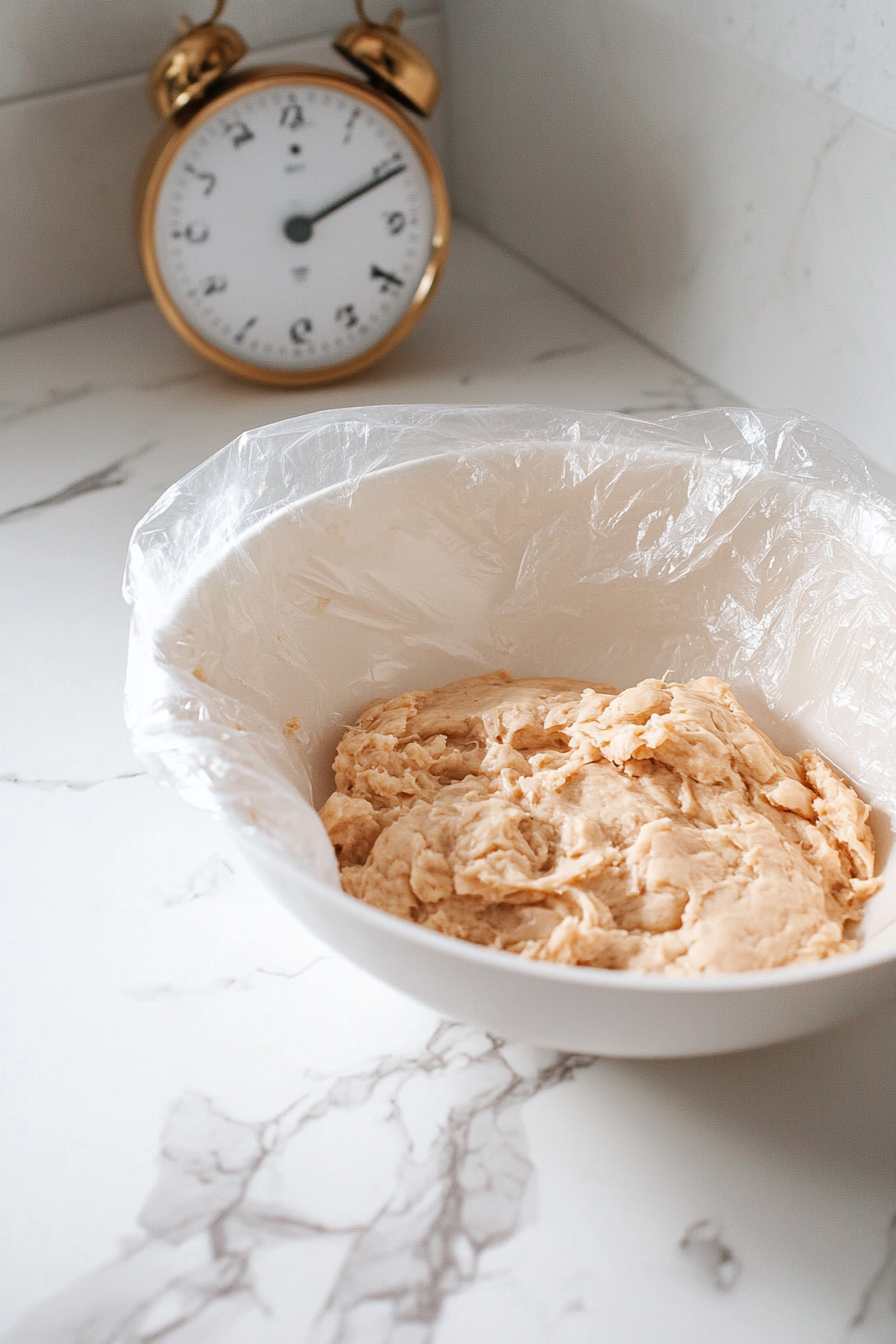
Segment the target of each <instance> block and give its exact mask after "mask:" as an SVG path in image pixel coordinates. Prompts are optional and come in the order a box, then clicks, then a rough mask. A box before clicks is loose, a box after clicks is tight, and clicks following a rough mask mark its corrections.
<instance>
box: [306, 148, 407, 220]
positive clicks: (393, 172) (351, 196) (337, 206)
mask: <svg viewBox="0 0 896 1344" xmlns="http://www.w3.org/2000/svg"><path fill="white" fill-rule="evenodd" d="M406 167H407V164H405V163H399V164H398V166H397V167H396V168H390V169H389V171H388V173H381V174H380V176H379V177H372V178H371V179H370V181H369V182H365V183H364V186H363V187H358V188H357V189H356V190H355V191H350V192H349V193H348V195H347V196H340V197H339V200H338V201H333V203H332V205H326V206H324V208H323V210H318V212H317V214H316V215H312V216H311V223H312V224H316V223H317V221H318V220H319V219H324V218H325V217H326V216H327V215H332V213H333V211H334V210H341V209H342V207H343V206H344V205H348V203H349V201H354V200H357V198H358V197H359V196H363V195H364V193H365V192H367V191H373V189H374V187H378V186H380V184H381V183H383V182H388V181H389V178H390V177H397V176H398V174H399V173H403V172H404V170H405V168H406Z"/></svg>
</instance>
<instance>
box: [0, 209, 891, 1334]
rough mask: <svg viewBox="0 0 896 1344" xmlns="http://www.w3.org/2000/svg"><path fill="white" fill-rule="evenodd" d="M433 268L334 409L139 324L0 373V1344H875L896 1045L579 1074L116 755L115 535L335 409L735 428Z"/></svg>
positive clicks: (72, 342)
mask: <svg viewBox="0 0 896 1344" xmlns="http://www.w3.org/2000/svg"><path fill="white" fill-rule="evenodd" d="M727 399H728V398H726V396H725V394H724V393H723V392H721V391H720V390H719V389H717V388H714V387H712V386H709V385H707V384H705V383H703V382H701V381H699V380H698V379H696V378H694V377H693V376H692V375H690V374H688V373H687V372H686V371H684V370H682V369H681V368H679V367H678V366H676V365H675V364H673V363H671V362H670V361H668V360H666V359H664V358H662V357H661V356H659V355H658V354H656V353H655V352H654V351H652V350H650V349H648V348H647V347H645V346H643V345H641V344H639V343H638V342H637V341H635V340H634V339H633V338H632V337H630V336H628V335H627V334H625V333H624V332H622V331H621V330H620V329H619V328H617V327H615V326H613V325H612V324H611V323H610V322H608V321H606V320H605V319H603V318H601V317H600V316H598V315H597V314H595V313H594V312H593V311H592V310H590V309H589V308H587V307H585V306H584V305H583V304H582V303H580V302H579V301H578V300H577V299H575V298H573V297H572V296H570V295H569V294H567V293H565V292H564V291H562V290H560V289H558V288H557V287H555V286H553V285H552V284H550V283H549V282H548V281H546V280H545V279H544V278H543V277H541V276H540V275H538V274H537V273H535V272H534V271H532V270H531V269H529V268H527V267H525V266H523V265H522V264H521V263H519V262H517V261H516V260H514V259H513V258H511V257H509V256H508V255H507V254H505V253H502V252H500V251H499V250H498V249H497V248H496V247H494V246H493V245H492V244H490V243H488V242H486V241H485V240H483V239H482V238H481V237H479V236H477V235H476V234H474V233H472V232H471V231H469V230H466V229H460V230H459V232H458V238H457V243H456V248H455V252H454V256H453V259H452V265H451V268H450V271H449V274H448V277H447V279H446V282H445V287H444V289H443V291H442V292H441V294H440V296H439V298H438V301H437V302H436V303H435V304H434V305H433V308H432V309H431V311H430V312H429V313H428V314H427V316H426V318H425V319H424V322H423V324H422V326H421V328H420V329H418V332H417V333H416V334H415V335H414V336H413V337H412V338H411V339H410V340H409V341H408V342H407V343H406V344H405V345H404V346H403V347H402V348H401V349H399V350H397V351H395V352H394V353H393V355H392V356H390V357H389V359H388V360H387V361H385V362H383V363H382V364H380V365H379V366H377V368H375V369H374V370H372V371H371V372H370V373H369V374H368V375H367V376H365V377H363V378H361V379H359V380H358V381H356V382H354V383H352V384H350V385H345V386H342V387H337V388H330V389H324V390H321V391H318V392H309V393H305V394H295V393H291V394H290V393H276V392H268V391H264V390H257V389H253V388H250V387H248V386H243V385H240V384H237V383H234V382H230V381H228V380H226V379H225V378H223V377H222V376H219V375H218V374H217V373H215V372H214V371H211V370H209V369H207V368H206V367H205V366H203V365H201V364H200V363H199V362H198V361H197V360H196V359H194V357H193V356H192V355H191V354H189V352H187V351H186V350H185V349H184V348H182V347H181V346H180V344H179V343H178V342H177V341H176V339H175V338H174V337H173V336H171V335H170V333H169V332H168V331H167V329H166V328H165V326H164V325H163V323H162V322H161V319H160V318H159V317H158V316H157V315H156V313H155V312H154V310H153V309H152V308H151V307H150V306H149V304H147V303H137V304H133V305H130V306H126V307H122V308H118V309H114V310H110V311H109V312H106V313H102V314H98V315H95V316H92V317H89V318H84V319H79V320H76V321H72V322H68V323H65V324H60V325H58V326H55V327H49V328H45V329H44V330H42V331H37V332H33V333H30V334H27V335H24V336H19V337H15V338H9V339H7V340H6V341H4V342H2V343H0V557H2V572H3V574H4V577H5V582H4V584H3V585H2V589H0V628H2V629H3V632H4V642H3V657H2V662H0V667H2V675H3V679H4V681H3V687H4V693H3V695H2V698H0V831H2V835H3V851H2V852H3V858H4V865H3V866H4V869H5V874H6V875H5V881H4V890H5V896H6V900H5V902H4V915H3V932H2V938H0V948H2V957H3V970H2V976H0V994H2V1016H3V1021H4V1024H5V1028H6V1030H5V1031H4V1033H3V1037H2V1047H0V1048H2V1051H3V1060H2V1065H0V1069H2V1076H3V1079H4V1105H3V1107H2V1111H0V1124H2V1126H3V1131H2V1142H0V1161H2V1188H3V1191H4V1197H3V1210H4V1218H3V1224H4V1226H3V1234H2V1251H3V1255H2V1261H3V1274H2V1276H0V1330H2V1331H3V1332H4V1333H3V1334H2V1339H3V1340H4V1341H5V1344H13V1342H15V1344H26V1342H27V1344H149V1342H150V1341H165V1344H200V1341H206V1340H213V1341H215V1344H287V1341H288V1342H289V1344H299V1342H301V1344H304V1342H306V1341H307V1344H337V1341H339V1342H340V1344H348V1342H349V1341H351V1342H352V1344H380V1342H382V1344H392V1341H397V1342H398V1344H461V1342H463V1344H478V1342H479V1341H482V1344H486V1341H493V1340H513V1341H514V1344H517V1342H518V1344H530V1341H531V1344H543V1342H547V1341H550V1342H551V1344H593V1341H595V1340H598V1339H600V1340H601V1341H607V1342H608V1344H654V1341H657V1340H662V1341H663V1344H695V1342H697V1344H755V1341H757V1340H770V1339H781V1340H787V1341H788V1344H791V1342H792V1344H842V1342H843V1341H852V1340H855V1341H856V1344H869V1342H870V1341H875V1342H876V1344H883V1342H884V1341H891V1340H893V1339H894V1338H896V1314H894V1308H896V1223H894V1221H893V1215H894V1210H896V1160H894V1159H896V1075H894V1069H893V1055H894V1046H896V1009H894V1008H893V1007H888V1008H886V1009H883V1010H881V1011H880V1012H878V1013H876V1014H875V1015H874V1016H873V1017H869V1018H865V1019H863V1020H861V1021H857V1022H854V1023H852V1024H850V1025H848V1026H847V1027H844V1028H842V1029H840V1030H838V1031H836V1032H833V1033H830V1034H828V1035H825V1036H820V1037H816V1038H814V1039H812V1040H808V1041H805V1042H800V1043H796V1044H792V1045H788V1046H784V1047H779V1048H775V1049H771V1050H764V1051H759V1052H755V1053H751V1054H746V1055H741V1056H732V1057H727V1058H720V1059H704V1060H699V1061H680V1062H665V1063H652V1062H644V1061H640V1062H636V1063H631V1062H626V1061H618V1060H616V1061H609V1060H590V1059H584V1058H579V1057H570V1056H563V1055H558V1054H556V1053H553V1052H550V1051H541V1050H533V1049H530V1048H528V1047H520V1046H517V1045H514V1044H513V1043H503V1042H498V1041H495V1040H491V1039H489V1038H488V1037H486V1036H484V1035H483V1034H482V1033H480V1032H478V1031H477V1030H476V1029H475V1028H471V1027H468V1026H465V1025H463V1024H458V1023H446V1022H441V1021H439V1020H438V1019H437V1017H436V1016H435V1015H433V1014H432V1013H431V1012H429V1011H428V1010H426V1009H423V1008H421V1007H418V1006H417V1005H415V1004H413V1003H411V1002H409V1001H407V1000H405V999H403V998H401V997H400V996H398V995H397V994H395V993H394V992H393V991H391V990H390V989H388V988H386V987H384V986H382V985H380V984H378V983H376V982H374V981H373V980H371V979H369V978H368V977H367V976H365V975H364V974H362V973H361V972H359V971H357V970H356V969H354V968H353V967H352V966H351V965H349V964H348V963H346V962H344V961H342V960H341V959H339V958H338V957H335V956H334V955H333V954H331V953H330V952H329V951H328V950H327V949H326V948H324V947H322V946H321V945H319V944H317V943H316V942H315V941H314V940H313V939H312V938H310V937H309V936H308V935H307V934H305V933H304V932H303V930H302V929H301V928H300V927H299V926H298V925H297V924H295V923H294V922H293V921H292V920H291V919H290V918H289V917H288V916H287V915H286V914H285V913H284V912H283V911H282V910H281V909H280V908H279V907H278V906H277V905H276V904H275V903H274V901H273V900H272V899H271V898H270V897H269V896H268V895H267V894H266V893H265V892H264V891H263V890H262V889H261V888H260V886H259V884H258V883H257V881H256V880H255V879H254V877H253V876H252V874H251V873H250V872H249V871H248V870H247V869H246V867H245V866H244V864H243V862H242V860H241V858H240V857H239V855H238V854H237V853H236V852H235V851H234V849H233V847H232V845H231V844H230V842H229V840H228V838H227V836H226V835H225V834H224V833H222V832H221V831H219V830H217V829H216V828H215V826H214V825H213V823H211V822H210V821H209V820H208V819H207V818H206V817H205V816H204V815H202V814H200V813H198V812H194V811H192V810H191V809H189V808H188V807H186V805H184V804H183V803H181V802H180V800H179V799H177V798H176V797H174V796H173V795H172V794H170V793H168V792H165V791H163V790H161V789H158V788H156V787H155V786H154V785H152V784H151V783H150V781H149V780H148V779H147V778H146V777H145V776H144V774H143V772H142V769H141V766H140V764H139V762H136V761H135V760H134V758H133V757H132V756H131V754H130V751H129V747H128V742H127V738H126V735H125V732H124V728H123V725H122V720H121V704H120V702H121V685H122V676H123V667H124V658H125V646H126V636H127V611H126V608H125V607H124V604H123V602H122V600H121V597H120V590H119V586H120V576H121V570H122V564H123V557H124V552H125V548H126V545H127V540H128V536H129V534H130V531H131V529H132V527H133V525H134V524H135V522H136V521H137V520H138V518H139V517H140V516H141V514H142V513H143V512H144V511H145V509H146V508H147V507H148V506H149V505H150V504H151V503H152V502H153V500H154V499H155V498H156V497H157V495H158V494H159V493H160V492H161V491H162V490H163V489H164V488H165V487H166V486H167V485H168V484H169V483H171V482H172V481H173V480H175V479H177V478H178V477H179V476H180V475H182V474H183V473H184V472H185V471H187V470H189V468H190V467H192V466H193V465H195V464H196V463H198V462H199V461H201V460H202V459H203V458H204V457H206V456H207V455H208V454H209V453H211V452H213V451H214V450H215V449H216V448H218V447H219V446H221V445H222V444H224V443H225V442H227V441H228V440H229V439H231V438H232V437H234V436H235V435H236V434H237V433H238V432H239V431H241V430H242V429H244V428H247V427H249V426H252V425H256V424H260V423H264V422H267V421H271V420H275V419H279V418H282V417H284V416H287V415H294V414H299V413H301V412H302V411H306V410H307V411H310V410H314V409H318V408H320V407H323V406H329V405H352V404H356V405H363V404H374V403H378V402H394V401H451V402H462V401H469V402H495V401H529V402H541V403H548V404H555V405H566V406H574V407H578V408H581V409H631V410H637V411H638V412H639V413H642V414H643V413H649V412H650V411H666V410H672V409H687V408H691V407H699V406H704V405H712V404H717V403H720V402H723V401H725V400H727Z"/></svg>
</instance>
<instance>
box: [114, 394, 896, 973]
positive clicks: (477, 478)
mask: <svg viewBox="0 0 896 1344" xmlns="http://www.w3.org/2000/svg"><path fill="white" fill-rule="evenodd" d="M125 591H126V595H127V597H128V598H129V600H130V601H131V602H132V603H133V606H134V615H133V624H132V635H131V649H130V659H129V668H128V683H127V716H128V721H129V724H130V726H131V730H132V732H133V736H134V743H135V747H136V750H137V752H138V754H139V755H140V756H141V757H142V758H143V759H144V760H145V761H146V762H147V764H148V766H149V767H150V769H151V770H152V771H153V773H154V774H155V775H156V776H157V777H158V778H160V779H162V780H163V781H166V782H169V783H171V784H173V785H174V787H176V788H177V789H178V790H179V791H180V792H181V793H182V794H183V796H184V797H185V798H187V799H188V801H190V802H192V803H194V804H197V805H199V806H201V807H204V808H207V809H209V810H211V811H213V812H214V813H216V814H218V815H219V816H221V817H222V818H224V819H226V820H227V821H228V822H229V823H230V824H231V825H232V826H234V827H235V828H236V829H237V831H238V833H239V834H240V836H241V839H242V841H243V843H244V845H245V846H246V847H247V848H248V849H249V850H250V851H251V853H252V854H253V855H254V856H255V857H256V858H257V859H259V861H260V862H261V865H262V867H263V868H264V869H265V870H266V871H267V872H268V873H270V872H272V871H275V870H276V872H277V873H278V874H279V877H278V880H277V882H275V885H277V886H279V888H280V890H281V894H282V891H283V888H284V886H286V887H290V884H291V885H292V886H293V887H294V888H295V889H296V890H297V891H298V890H300V889H302V888H307V889H308V890H309V891H310V890H312V889H313V890H314V891H315V893H316V897H317V899H319V900H320V899H323V900H330V901H331V902H333V901H335V902H342V903H345V902H351V903H352V904H356V903H355V902H352V898H351V897H349V896H347V895H345V894H344V893H343V892H342V890H341V888H340V886H339V878H338V873H337V867H336V861H335V858H334V854H333V850H332V847H331V845H330V842H329V840H328V838H327V835H326V832H325V831H324V829H323V826H322V824H321V822H320V820H319V818H318V816H317V813H316V810H315V809H316V808H317V807H320V806H321V804H322V803H323V802H324V800H325V799H326V798H327V797H328V795H329V794H330V793H331V791H332V788H333V776H332V762H333V756H334V752H335V748H336V745H337V742H338V741H339V738H340V737H341V735H342V732H343V731H344V728H345V726H346V725H347V724H349V723H351V722H352V721H353V720H354V719H355V717H356V716H357V715H358V713H359V712H360V711H361V709H362V708H363V707H364V706H365V705H366V704H367V703H368V702H370V701H371V700H373V699H376V698H380V697H382V698H388V697H391V696H395V695H399V694H401V693H402V692H404V691H407V690H410V689H415V688H423V687H430V686H437V685H442V684H444V683H446V682H449V681H455V680H457V679H460V678H464V677H471V676H475V675H477V674H481V673H487V672H492V671H494V670H495V669H498V668H502V669H506V670H507V671H508V672H510V673H511V674H512V675H513V676H514V677H517V678H526V677H537V676H548V677H567V678H575V679H580V680H583V681H599V682H606V683H610V684H612V685H615V686H617V687H619V688H623V687H627V686H633V685H635V684H636V683H637V682H640V681H643V680H644V679H646V678H662V679H664V680H666V681H675V682H684V681H688V680H690V679H692V678H699V677H704V676H711V677H718V678H721V679H722V680H723V681H725V682H727V683H728V684H729V685H730V686H731V688H732V690H733V691H734V693H735V694H736V695H737V697H738V699H739V700H740V701H741V703H742V704H743V705H744V707H745V708H746V709H747V711H748V712H749V714H750V715H751V716H752V717H753V719H754V720H755V722H756V723H757V724H758V726H759V727H760V728H762V729H763V730H764V731H765V732H767V733H768V734H769V735H770V736H771V737H772V738H773V740H774V741H775V742H776V744H777V745H779V746H780V747H781V748H782V749H783V750H784V751H786V752H788V753H791V754H792V753H794V752H797V751H799V750H800V749H801V748H803V747H808V746H811V747H814V748H816V749H817V750H818V751H820V752H822V753H823V754H824V755H825V756H827V757H828V759H829V760H830V761H831V762H832V763H833V764H834V765H835V767H836V768H837V769H839V770H840V771H841V772H843V773H844V774H846V775H847V776H848V777H849V778H850V779H851V781H852V782H853V783H854V785H855V786H856V788H857V789H858V791H859V792H860V794H861V795H862V797H864V798H865V799H866V800H867V801H868V802H869V803H871V805H872V809H873V811H872V827H873V830H874V834H875V840H876V844H877V852H878V871H879V872H881V873H883V876H884V878H885V881H884V886H883V889H882V890H881V891H880V892H879V893H878V895H876V896H874V897H873V898H872V899H871V901H870V902H869V903H868V905H867V907H866V915H865V919H864V923H863V929H862V932H863V939H864V945H865V949H871V948H875V947H876V948H878V949H879V950H884V949H887V948H889V947H890V946H891V945H892V947H894V948H896V939H894V936H893V929H894V921H896V889H894V884H893V882H892V880H887V859H888V855H889V851H890V843H891V824H892V819H893V818H894V817H896V675H894V674H896V508H894V506H893V505H891V504H890V503H889V502H888V501H886V500H885V499H883V498H882V497H881V496H880V495H879V494H878V492H877V490H876V489H875V487H874V485H873V483H872V481H871V479H870V477H869V475H868V473H867V471H866V469H865V467H864V464H863V462H862V460H861V458H860V456H859V455H858V453H857V452H856V451H855V449H853V448H852V447H851V445H850V444H848V443H847V442H846V441H845V440H843V439H842V438H840V437H839V436H838V435H836V434H834V433H833V432H832V431H831V430H828V429H826V428H824V427H823V426H821V425H819V424H817V423H815V422H813V421H811V420H809V419H808V418H806V417H805V416H801V415H798V414H795V413H791V414H788V413H784V414H770V413H765V412H756V411H750V410H743V409H728V410H712V411H700V412H694V413H689V414H685V415H675V416H670V417H668V418H666V419H663V420H651V421H641V420H634V419H631V418H627V417H624V416H619V415H609V414H607V415H596V414H578V413H574V412H563V411H553V410H547V409H540V408H536V407H528V406H510V407H432V406H416V407H415V406H399V407H374V408H364V409H355V410H340V411H331V412H325V413H320V414H316V415H309V416H304V417H300V418H297V419H295V420H290V421H284V422H281V423H280V424H275V425H270V426H266V427H264V428H262V429H258V430H253V431H251V432H249V433H246V434H244V435H242V436H241V437H240V438H239V439H238V440H236V441H235V442H234V443H232V444H231V445H229V446H228V447H227V448H225V449H223V450H222V451H221V452H220V453H218V454H216V456H214V457H213V458H211V459H210V460H209V461H208V462H206V463H205V464H203V465H202V466H201V467H199V468H198V469H197V470H196V471H194V472H192V473H191V474H190V475H188V476H187V477H185V478H184V480H182V481H181V482H179V483H178V484H177V485H175V486H174V487H172V488H171V489H170V490H169V491H168V492H167V493H166V494H165V495H164V496H163V497H162V498H161V499H160V500H159V502H158V503H157V504H156V505H155V506H154V508H153V509H151V510H150V512H149V513H148V514H147V516H146V518H145V519H144V520H143V522H142V523H141V524H140V525H139V527H138V528H137V530H136V532H135V534H134V538H133V541H132V544H131V550H130V556H129V561H128V570H127V577H126V583H125ZM857 955H859V956H862V955H864V953H859V954H857Z"/></svg>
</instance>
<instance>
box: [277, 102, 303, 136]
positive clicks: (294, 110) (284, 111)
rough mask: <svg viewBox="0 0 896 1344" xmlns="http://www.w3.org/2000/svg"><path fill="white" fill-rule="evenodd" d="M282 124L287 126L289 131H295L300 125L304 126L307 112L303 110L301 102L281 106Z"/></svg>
mask: <svg viewBox="0 0 896 1344" xmlns="http://www.w3.org/2000/svg"><path fill="white" fill-rule="evenodd" d="M280 125H281V126H285V127H286V129H287V130H289V131H294V130H296V129H297V128H298V127H299V126H304V125H305V113H304V112H303V111H302V108H301V104H299V103H287V104H286V107H284V108H281V109H280Z"/></svg>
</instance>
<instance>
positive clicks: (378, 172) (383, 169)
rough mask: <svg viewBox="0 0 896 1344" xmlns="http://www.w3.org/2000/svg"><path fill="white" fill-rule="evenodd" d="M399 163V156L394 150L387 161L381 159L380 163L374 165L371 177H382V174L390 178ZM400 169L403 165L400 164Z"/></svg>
mask: <svg viewBox="0 0 896 1344" xmlns="http://www.w3.org/2000/svg"><path fill="white" fill-rule="evenodd" d="M399 163H401V154H400V153H399V152H398V150H396V151H395V153H394V154H390V155H389V157H388V159H383V161H382V163H378V164H377V165H376V167H375V168H374V170H373V176H374V177H382V176H383V174H384V173H388V174H389V175H390V176H391V175H392V173H394V171H395V169H396V168H397V166H398V164H399ZM402 167H404V164H402Z"/></svg>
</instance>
